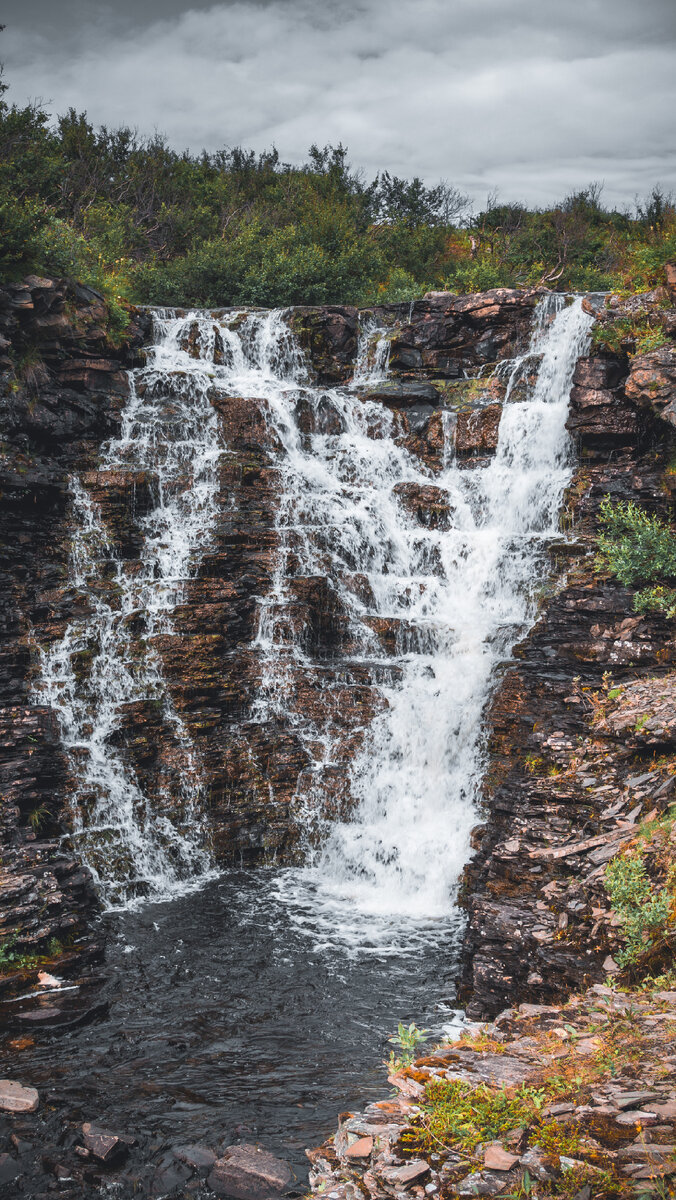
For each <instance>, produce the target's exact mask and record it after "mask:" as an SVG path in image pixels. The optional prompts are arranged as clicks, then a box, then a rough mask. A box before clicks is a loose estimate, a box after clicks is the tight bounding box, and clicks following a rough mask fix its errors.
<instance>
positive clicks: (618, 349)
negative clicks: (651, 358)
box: [592, 313, 670, 354]
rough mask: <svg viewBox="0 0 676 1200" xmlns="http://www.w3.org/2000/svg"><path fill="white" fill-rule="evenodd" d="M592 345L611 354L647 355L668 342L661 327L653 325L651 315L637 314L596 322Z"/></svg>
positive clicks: (668, 343)
mask: <svg viewBox="0 0 676 1200" xmlns="http://www.w3.org/2000/svg"><path fill="white" fill-rule="evenodd" d="M592 344H593V345H594V346H596V347H597V348H599V349H600V348H603V349H604V350H610V351H611V352H612V353H613V354H622V353H630V354H648V353H649V352H650V351H651V350H659V348H660V346H668V345H670V342H669V338H668V337H667V336H666V334H665V332H664V330H663V329H662V327H661V326H659V325H655V317H654V316H653V315H652V314H649V313H638V314H637V315H636V316H635V317H622V318H620V319H619V320H616V321H607V322H605V321H597V322H596V324H595V325H594V327H593V329H592Z"/></svg>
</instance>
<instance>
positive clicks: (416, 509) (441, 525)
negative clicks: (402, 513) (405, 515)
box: [392, 483, 453, 530]
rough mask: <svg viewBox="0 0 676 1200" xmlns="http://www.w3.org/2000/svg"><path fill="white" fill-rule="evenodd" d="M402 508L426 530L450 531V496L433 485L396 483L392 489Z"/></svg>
mask: <svg viewBox="0 0 676 1200" xmlns="http://www.w3.org/2000/svg"><path fill="white" fill-rule="evenodd" d="M392 492H393V494H394V495H395V496H396V497H397V499H398V501H399V503H400V504H401V506H402V508H405V509H406V511H407V512H409V513H410V514H411V516H414V517H415V518H416V519H417V520H418V521H420V524H421V525H425V526H426V527H427V528H428V529H440V530H445V529H450V525H451V515H452V513H453V507H452V505H451V501H450V496H449V494H448V492H446V491H444V489H443V488H439V487H435V486H434V485H433V484H421V483H397V484H395V486H394V488H393V489H392Z"/></svg>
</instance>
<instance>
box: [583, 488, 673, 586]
mask: <svg viewBox="0 0 676 1200" xmlns="http://www.w3.org/2000/svg"><path fill="white" fill-rule="evenodd" d="M600 519H601V522H602V524H603V525H604V526H605V528H606V530H607V532H606V533H602V534H601V535H600V537H599V539H598V551H599V556H598V561H599V566H601V567H602V568H604V569H607V570H609V571H610V572H611V573H612V574H613V575H615V576H616V578H617V579H619V580H620V582H621V583H624V584H626V585H628V586H631V585H632V584H635V583H649V582H650V581H651V580H653V579H672V578H676V537H675V536H674V534H673V531H672V530H671V529H670V528H669V526H668V525H667V524H665V522H664V521H661V520H660V518H659V517H657V516H652V515H651V514H650V513H647V512H645V510H644V509H642V508H639V507H638V505H636V504H634V503H633V501H631V500H630V501H629V502H628V503H624V502H623V501H619V502H618V503H617V504H613V502H612V500H611V499H610V497H609V496H605V497H604V499H603V500H602V501H601V508H600Z"/></svg>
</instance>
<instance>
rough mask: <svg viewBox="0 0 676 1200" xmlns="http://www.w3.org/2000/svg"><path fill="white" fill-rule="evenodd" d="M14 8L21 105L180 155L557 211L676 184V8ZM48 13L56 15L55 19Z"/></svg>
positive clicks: (586, 1) (77, 4)
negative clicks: (302, 164)
mask: <svg viewBox="0 0 676 1200" xmlns="http://www.w3.org/2000/svg"><path fill="white" fill-rule="evenodd" d="M26 7H27V6H26V5H25V3H24V4H23V5H21V4H19V3H16V2H13V0H9V2H7V3H5V6H4V9H3V14H4V15H3V18H2V19H3V20H4V21H5V22H6V24H7V30H6V32H5V33H4V34H3V35H2V55H3V58H4V61H5V66H6V73H7V78H8V80H9V82H10V84H11V88H12V91H11V96H12V97H13V98H14V99H16V100H17V101H22V102H23V101H24V100H25V99H27V98H29V97H36V96H38V97H40V98H42V99H44V100H45V101H47V102H48V104H49V106H50V107H51V108H52V109H53V110H54V111H56V112H59V111H64V110H65V109H66V108H68V107H70V106H71V105H72V106H74V107H75V108H77V109H86V110H87V111H88V113H89V115H90V117H91V119H92V120H94V121H95V122H97V123H98V122H105V123H107V124H110V125H115V124H121V123H124V124H130V125H133V126H136V127H138V128H139V129H141V130H144V131H152V130H153V129H155V128H156V129H159V130H161V131H162V132H164V133H166V134H167V136H168V137H169V139H170V141H171V142H172V144H174V145H175V146H177V147H179V148H184V147H190V148H191V149H193V150H199V149H201V148H202V147H203V146H205V147H207V148H208V149H216V148H218V147H220V146H223V145H225V144H227V145H235V144H243V145H246V146H252V147H254V148H255V149H264V148H266V147H269V146H271V145H272V144H273V143H274V144H275V145H276V146H277V148H278V149H279V151H280V153H281V155H282V157H283V158H285V159H288V160H290V161H292V162H299V161H302V160H303V159H304V157H305V155H306V151H307V148H308V146H309V145H310V143H311V142H313V141H317V142H319V143H321V144H323V143H324V142H334V143H336V142H338V141H342V142H343V143H345V144H347V145H348V146H349V149H350V155H351V159H352V161H353V163H354V164H355V165H358V166H361V167H362V168H363V169H364V170H365V172H366V174H367V175H371V174H374V173H375V171H377V170H383V169H388V170H390V171H394V172H396V173H397V174H400V175H412V174H420V175H422V176H423V177H424V178H425V179H426V180H427V181H428V182H434V181H436V180H437V179H439V178H446V179H448V180H449V181H451V182H453V183H455V184H456V185H457V186H459V187H461V188H462V189H463V190H466V191H468V192H470V193H471V194H472V195H473V196H475V197H476V199H477V200H478V201H479V202H482V201H483V200H484V199H485V196H486V193H487V191H488V190H490V189H493V188H498V189H499V192H500V195H501V196H502V197H504V198H505V199H526V200H529V201H530V202H535V203H545V202H547V201H551V200H553V199H556V198H558V197H560V196H562V195H563V194H565V193H566V192H567V191H570V190H571V189H574V188H577V187H580V186H583V185H584V184H585V183H587V182H589V180H591V179H602V180H604V181H605V185H606V190H605V197H606V199H607V200H610V201H613V202H620V203H622V202H630V201H631V200H632V198H633V196H634V194H635V193H636V192H639V193H645V192H646V191H647V190H648V189H649V187H650V186H651V185H652V184H653V183H654V182H655V181H659V182H661V183H662V185H663V186H666V187H673V186H676V151H675V150H674V147H673V140H674V139H673V116H672V114H673V112H674V108H675V101H676V79H675V76H676V73H675V72H674V69H673V62H674V59H673V52H674V41H675V40H676V10H675V8H674V5H673V0H643V3H642V4H640V5H637V4H636V3H635V0H566V3H565V4H561V3H560V0H408V2H407V3H401V0H400V2H399V3H396V2H395V3H393V2H392V0H343V3H342V4H341V5H335V6H331V7H329V6H326V7H323V6H320V4H319V3H318V2H317V0H257V2H256V0H237V2H234V3H220V4H219V3H217V4H212V5H209V4H199V3H196V4H194V5H192V6H191V7H190V8H186V6H185V4H183V3H179V0H162V3H161V4H154V3H146V4H144V5H143V11H142V12H139V11H138V10H139V9H140V8H141V5H139V4H134V3H132V0H118V2H117V3H116V5H115V7H114V8H111V7H109V6H108V5H106V4H102V3H101V4H98V5H96V4H88V5H87V6H86V7H84V6H83V4H82V2H81V0H66V2H65V3H63V4H59V5H54V3H53V0H52V2H51V4H44V5H42V4H40V3H38V2H35V3H33V4H31V5H30V6H29V7H30V14H27V13H26ZM55 9H56V10H57V11H56V12H55Z"/></svg>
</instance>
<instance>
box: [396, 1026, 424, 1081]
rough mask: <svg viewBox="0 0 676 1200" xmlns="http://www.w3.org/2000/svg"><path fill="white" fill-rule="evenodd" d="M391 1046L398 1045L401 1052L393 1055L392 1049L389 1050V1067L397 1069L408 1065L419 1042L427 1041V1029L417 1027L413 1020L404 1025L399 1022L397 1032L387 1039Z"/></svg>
mask: <svg viewBox="0 0 676 1200" xmlns="http://www.w3.org/2000/svg"><path fill="white" fill-rule="evenodd" d="M387 1040H388V1042H391V1043H392V1045H393V1046H398V1047H399V1049H400V1051H401V1053H400V1054H398V1055H395V1053H394V1050H392V1051H390V1059H389V1063H388V1066H389V1067H390V1069H392V1070H395V1071H398V1070H399V1068H400V1067H408V1066H409V1065H410V1064H411V1063H412V1062H413V1059H414V1058H415V1051H416V1049H417V1047H418V1046H419V1045H420V1044H421V1042H426V1041H427V1030H426V1029H418V1027H417V1026H416V1025H415V1023H414V1022H413V1021H411V1024H410V1025H404V1024H402V1022H401V1021H400V1022H399V1026H398V1029H397V1033H395V1034H394V1035H393V1036H392V1037H391V1038H388V1039H387Z"/></svg>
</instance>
